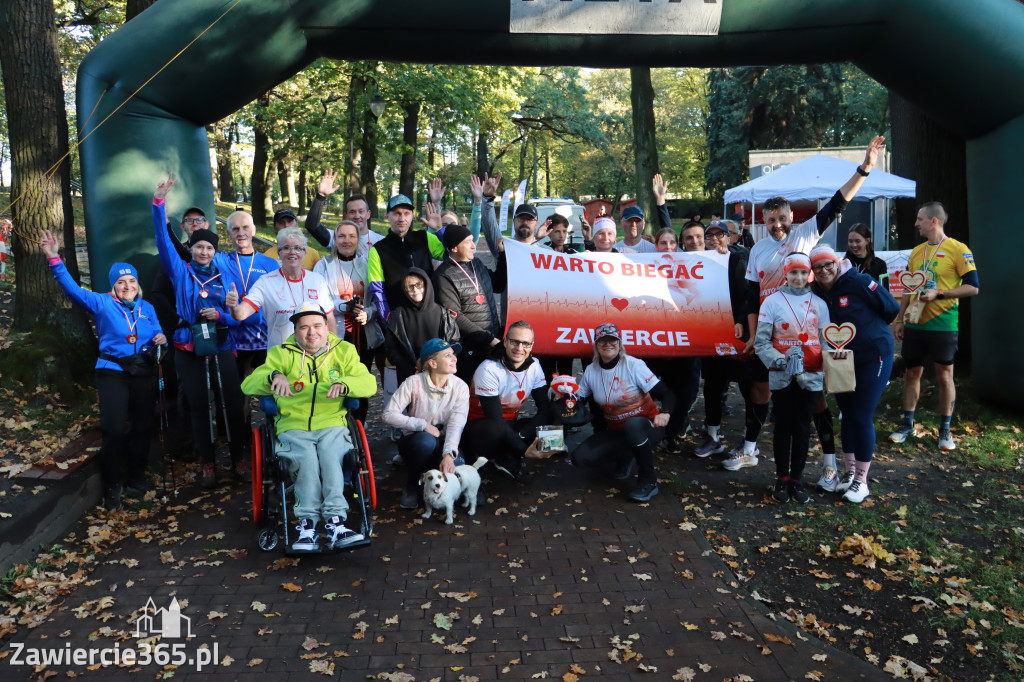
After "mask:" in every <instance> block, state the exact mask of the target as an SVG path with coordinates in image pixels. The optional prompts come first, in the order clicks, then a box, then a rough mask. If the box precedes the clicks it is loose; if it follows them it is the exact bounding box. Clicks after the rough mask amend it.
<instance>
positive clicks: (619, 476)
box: [612, 455, 636, 481]
mask: <svg viewBox="0 0 1024 682" xmlns="http://www.w3.org/2000/svg"><path fill="white" fill-rule="evenodd" d="M635 467H636V459H635V458H634V457H633V455H630V456H629V457H625V458H623V459H622V460H621V461H620V462H619V464H618V466H617V467H615V473H614V474H612V476H613V477H614V478H615V480H616V481H625V480H626V479H627V478H629V477H630V476H632V475H633V469H634V468H635Z"/></svg>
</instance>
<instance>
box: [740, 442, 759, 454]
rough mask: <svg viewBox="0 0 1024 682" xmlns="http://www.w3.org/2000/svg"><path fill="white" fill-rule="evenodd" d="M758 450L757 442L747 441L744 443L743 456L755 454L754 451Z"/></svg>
mask: <svg viewBox="0 0 1024 682" xmlns="http://www.w3.org/2000/svg"><path fill="white" fill-rule="evenodd" d="M756 449H757V442H756V441H752V440H745V441H743V454H744V455H752V454H754V450H756Z"/></svg>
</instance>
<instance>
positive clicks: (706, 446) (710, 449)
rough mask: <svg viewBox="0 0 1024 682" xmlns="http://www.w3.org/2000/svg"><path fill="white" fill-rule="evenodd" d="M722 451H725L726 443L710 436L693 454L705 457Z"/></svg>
mask: <svg viewBox="0 0 1024 682" xmlns="http://www.w3.org/2000/svg"><path fill="white" fill-rule="evenodd" d="M720 452H725V443H723V442H722V441H721V439H715V438H712V437H711V436H708V439H707V440H706V441H704V443H703V444H701V445H700V446H698V447H697V449H696V450H694V451H693V454H694V455H696V456H697V457H700V458H702V459H703V458H704V457H710V456H711V455H717V454H718V453H720Z"/></svg>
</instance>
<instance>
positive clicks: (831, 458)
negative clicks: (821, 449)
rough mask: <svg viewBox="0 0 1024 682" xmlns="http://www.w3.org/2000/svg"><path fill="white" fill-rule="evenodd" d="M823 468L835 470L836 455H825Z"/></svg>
mask: <svg viewBox="0 0 1024 682" xmlns="http://www.w3.org/2000/svg"><path fill="white" fill-rule="evenodd" d="M825 466H827V467H832V468H833V469H836V453H834V452H833V453H832V454H831V455H830V454H828V453H825Z"/></svg>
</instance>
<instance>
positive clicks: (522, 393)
mask: <svg viewBox="0 0 1024 682" xmlns="http://www.w3.org/2000/svg"><path fill="white" fill-rule="evenodd" d="M516 397H517V398H519V399H520V400H522V399H523V398H525V397H526V391H516Z"/></svg>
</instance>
